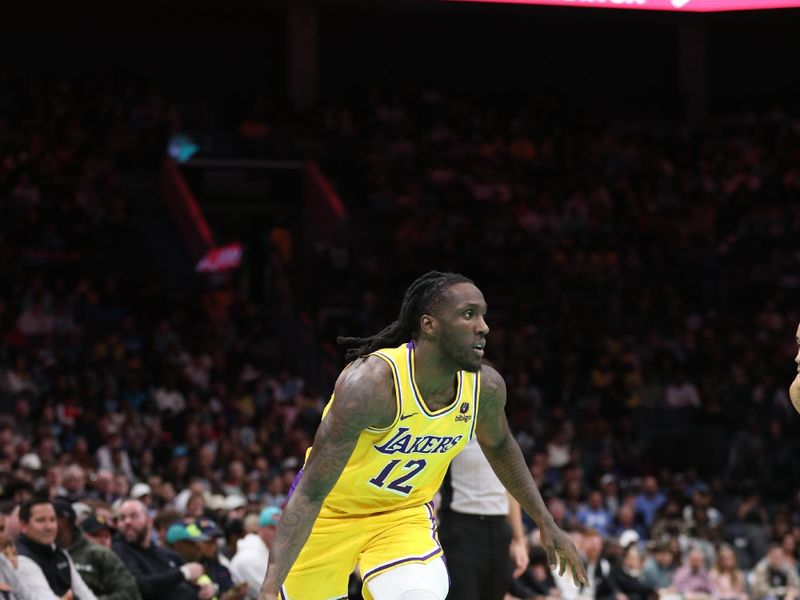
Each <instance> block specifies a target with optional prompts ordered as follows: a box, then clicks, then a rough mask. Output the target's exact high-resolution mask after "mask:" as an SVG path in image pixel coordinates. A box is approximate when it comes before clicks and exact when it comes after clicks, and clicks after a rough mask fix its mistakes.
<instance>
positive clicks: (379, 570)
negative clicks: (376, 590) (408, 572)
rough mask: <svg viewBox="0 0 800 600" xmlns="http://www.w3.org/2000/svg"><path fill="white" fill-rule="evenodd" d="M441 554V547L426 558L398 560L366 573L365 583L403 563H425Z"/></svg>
mask: <svg viewBox="0 0 800 600" xmlns="http://www.w3.org/2000/svg"><path fill="white" fill-rule="evenodd" d="M441 553H442V549H441V547H440V548H436V550H434V551H433V552H431V553H430V554H426V555H425V556H407V557H405V558H398V559H397V560H395V561H393V562H390V563H387V564H385V565H381V566H380V567H375V568H374V569H372V571H369V572H368V573H366V574H365V575H364V583H366V582H367V580H368V579H371V578H373V577H375V576H376V575H378V574H380V573H382V572H383V571H386V570H387V569H392V568H394V567H397V566H399V565H402V564H403V563H407V562H425V561H426V560H429V559H431V558H433V557H435V556H436V555H437V554H441Z"/></svg>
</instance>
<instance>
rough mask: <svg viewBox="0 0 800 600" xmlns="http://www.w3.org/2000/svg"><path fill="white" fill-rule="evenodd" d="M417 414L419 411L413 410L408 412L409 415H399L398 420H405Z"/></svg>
mask: <svg viewBox="0 0 800 600" xmlns="http://www.w3.org/2000/svg"><path fill="white" fill-rule="evenodd" d="M417 414H419V413H415V412H414V413H411V414H409V415H401V416H400V420H401V421H405V420H406V419H407V418H408V417H413V416H414V415H417Z"/></svg>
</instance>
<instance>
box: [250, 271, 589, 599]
mask: <svg viewBox="0 0 800 600" xmlns="http://www.w3.org/2000/svg"><path fill="white" fill-rule="evenodd" d="M485 314H486V302H485V301H484V298H483V294H482V293H481V292H480V290H479V289H478V288H477V287H476V286H475V285H474V284H473V283H472V282H471V281H470V280H469V279H467V278H466V277H463V276H462V275H457V274H454V273H439V272H435V271H432V272H430V273H427V274H425V275H423V276H422V277H420V278H419V279H417V280H416V281H415V282H414V283H412V284H411V286H409V288H408V290H407V291H406V294H405V298H404V299H403V304H402V306H401V308H400V315H399V317H398V319H397V321H395V322H394V323H392V324H391V325H389V326H388V327H387V328H385V329H384V330H383V331H381V332H380V333H378V334H376V335H374V336H372V337H369V338H340V340H339V342H340V344H342V345H344V346H345V347H348V348H349V350H348V351H347V353H346V355H345V358H346V359H347V360H348V361H351V362H350V364H349V365H348V366H347V367H346V368H345V370H344V371H343V372H342V373H341V375H340V376H339V379H338V381H337V382H336V385H335V388H334V394H333V396H332V397H331V401H330V402H329V403H328V406H327V407H326V409H325V412H324V413H323V418H322V423H321V424H320V427H319V429H318V431H317V434H316V437H315V439H314V446H313V448H312V449H311V450H310V451H309V454H308V456H307V459H306V462H305V465H304V467H303V470H302V471H301V474H300V475H299V476H298V480H297V482H296V488H295V489H294V492H293V494H292V495H291V497H290V499H289V502H288V504H287V505H286V507H285V509H284V511H283V514H282V516H281V520H280V523H279V525H278V530H277V532H276V535H275V539H274V541H273V549H272V552H270V556H269V566H268V569H267V575H266V578H265V580H264V583H263V585H262V587H261V593H260V595H259V598H260V600H276V599H278V598H281V599H283V600H339V599H346V598H347V580H348V575H349V574H350V572H351V571H353V568H354V567H355V566H356V565H357V566H358V567H359V570H360V572H361V574H362V576H363V580H364V587H363V594H364V597H365V598H366V599H367V600H444V598H445V596H446V595H447V590H448V587H449V583H448V574H447V570H446V568H445V565H444V562H443V560H442V548H441V546H440V545H439V540H438V537H437V533H436V525H435V522H434V514H433V508H432V499H433V496H434V493H435V492H436V490H437V489H438V488H439V486H440V484H441V482H442V479H443V477H444V473H445V471H446V469H447V466H448V464H449V463H450V461H451V460H452V459H453V457H454V456H455V455H456V454H457V453H458V452H460V451H461V449H462V448H464V446H466V444H467V442H469V440H470V439H471V438H472V437H473V436H477V438H478V442H479V443H480V445H481V449H482V450H483V452H484V454H485V455H486V458H487V459H488V460H489V463H490V464H491V466H492V469H493V470H494V472H495V473H496V474H497V476H498V478H499V479H500V481H501V482H502V483H503V485H504V486H505V487H506V489H507V490H508V491H509V492H511V494H513V496H514V497H515V498H516V499H517V500H518V501H519V503H520V505H521V506H522V507H523V508H524V509H525V510H526V511H527V512H528V513H529V514H530V515H531V517H532V518H533V520H534V521H535V522H536V523H537V525H538V526H539V528H540V530H541V536H542V544H543V545H544V547H545V549H546V551H547V555H548V558H549V562H550V564H551V565H552V566H554V567H555V566H559V565H560V571H561V573H562V574H563V573H564V572H565V571H566V569H567V567H569V569H570V571H571V574H572V577H573V579H574V581H575V582H576V584H583V585H586V584H587V583H588V580H587V577H586V571H585V569H584V566H583V563H582V562H581V559H580V557H579V556H578V552H577V550H576V548H575V545H574V544H573V543H572V541H571V540H570V539H569V537H568V536H567V535H566V534H565V533H564V532H563V531H561V530H560V529H559V528H558V527H557V526H556V525H555V523H554V521H553V518H552V517H551V516H550V513H548V511H547V508H546V507H545V505H544V502H543V501H542V497H541V495H540V493H539V490H538V489H537V487H536V484H535V483H534V481H533V479H532V478H531V475H530V472H529V471H528V468H527V466H526V464H525V461H524V459H523V457H522V453H521V452H520V449H519V447H518V446H517V444H516V442H515V441H514V439H513V437H512V436H511V434H510V432H509V429H508V422H507V421H506V417H505V412H504V406H505V401H506V389H505V384H504V382H503V378H502V377H501V376H500V375H499V374H498V373H497V371H495V370H494V369H493V368H491V367H488V366H486V365H482V360H481V359H482V357H483V353H484V347H485V345H486V335H487V334H488V333H489V327H488V326H487V325H486V321H485V320H484V315H485ZM458 576H459V573H450V577H458Z"/></svg>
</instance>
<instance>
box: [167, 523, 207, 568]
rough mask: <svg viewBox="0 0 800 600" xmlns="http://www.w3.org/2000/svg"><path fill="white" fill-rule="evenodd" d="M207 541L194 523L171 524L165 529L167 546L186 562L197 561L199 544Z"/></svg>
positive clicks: (199, 554)
mask: <svg viewBox="0 0 800 600" xmlns="http://www.w3.org/2000/svg"><path fill="white" fill-rule="evenodd" d="M208 540H209V537H208V536H206V535H204V534H203V532H202V531H200V528H199V527H198V526H197V525H196V524H195V523H173V524H172V525H170V526H169V529H167V545H168V546H169V547H170V548H171V549H172V550H174V551H175V552H177V553H178V554H180V555H181V557H182V558H183V559H184V560H185V561H186V562H196V561H199V560H200V556H201V553H200V544H201V543H202V542H207V541H208Z"/></svg>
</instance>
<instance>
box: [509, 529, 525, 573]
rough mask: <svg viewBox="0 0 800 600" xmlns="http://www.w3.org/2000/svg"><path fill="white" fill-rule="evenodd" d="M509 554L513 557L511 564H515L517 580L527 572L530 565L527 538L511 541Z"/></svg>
mask: <svg viewBox="0 0 800 600" xmlns="http://www.w3.org/2000/svg"><path fill="white" fill-rule="evenodd" d="M508 553H509V554H510V555H511V562H513V563H514V573H513V577H514V579H516V578H517V577H519V576H520V575H522V574H523V573H524V572H525V569H527V568H528V564H529V563H530V557H529V556H528V541H527V540H526V539H525V538H521V539H513V540H511V545H510V546H509V548H508Z"/></svg>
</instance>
